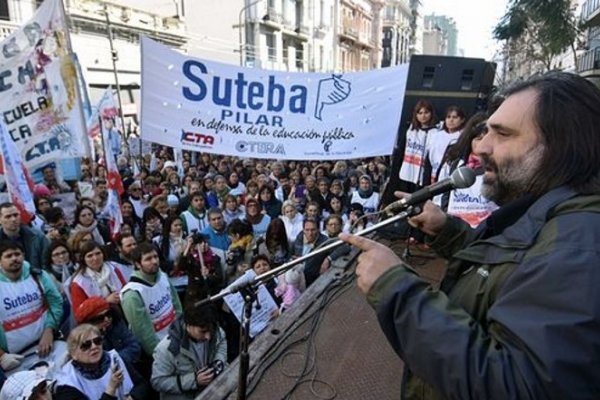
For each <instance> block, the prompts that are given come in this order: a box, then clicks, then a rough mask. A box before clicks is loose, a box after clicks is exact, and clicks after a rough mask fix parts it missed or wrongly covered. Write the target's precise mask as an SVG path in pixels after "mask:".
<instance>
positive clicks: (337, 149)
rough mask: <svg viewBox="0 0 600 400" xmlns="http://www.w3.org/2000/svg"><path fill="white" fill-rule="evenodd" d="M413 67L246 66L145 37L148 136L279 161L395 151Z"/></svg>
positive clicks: (145, 122) (144, 134) (144, 121)
mask: <svg viewBox="0 0 600 400" xmlns="http://www.w3.org/2000/svg"><path fill="white" fill-rule="evenodd" d="M407 73H408V65H401V66H397V67H390V68H383V69H378V70H373V71H368V72H353V73H340V74H322V73H291V72H278V71H267V70H262V69H247V68H241V67H237V66H234V65H229V64H221V63H216V62H212V61H206V60H200V59H197V58H192V57H189V56H186V55H184V54H180V53H178V52H175V51H173V50H171V49H169V48H168V47H165V46H163V45H161V44H158V43H156V42H154V41H152V40H150V39H148V38H142V115H141V116H142V118H141V121H142V123H141V132H142V138H143V139H145V140H149V141H152V142H157V143H160V144H163V145H167V146H171V147H175V148H183V149H186V150H196V151H202V152H206V153H215V154H225V155H236V156H242V157H255V158H277V159H302V160H325V159H329V160H332V159H349V158H360V157H368V156H376V155H386V154H391V153H392V150H393V148H394V145H395V142H396V133H397V130H398V125H399V123H400V113H401V111H402V102H403V98H404V89H405V86H406V77H407Z"/></svg>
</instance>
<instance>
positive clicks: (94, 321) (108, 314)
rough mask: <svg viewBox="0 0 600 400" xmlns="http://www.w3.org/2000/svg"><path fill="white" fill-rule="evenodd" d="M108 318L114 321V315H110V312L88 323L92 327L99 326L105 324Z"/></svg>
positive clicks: (89, 320)
mask: <svg viewBox="0 0 600 400" xmlns="http://www.w3.org/2000/svg"><path fill="white" fill-rule="evenodd" d="M106 318H109V319H112V314H111V313H110V311H107V312H105V313H103V314H100V315H96V316H95V317H93V318H90V319H88V320H87V322H88V323H90V324H92V325H98V324H101V323H102V322H104V321H105V320H106Z"/></svg>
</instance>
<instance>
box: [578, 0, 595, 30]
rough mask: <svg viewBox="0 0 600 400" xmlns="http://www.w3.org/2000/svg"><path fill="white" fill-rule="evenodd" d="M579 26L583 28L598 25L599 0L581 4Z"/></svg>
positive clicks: (588, 0) (590, 0) (589, 0)
mask: <svg viewBox="0 0 600 400" xmlns="http://www.w3.org/2000/svg"><path fill="white" fill-rule="evenodd" d="M581 24H582V27H583V28H590V27H592V26H597V25H600V0H587V1H586V2H584V3H583V5H582V6H581Z"/></svg>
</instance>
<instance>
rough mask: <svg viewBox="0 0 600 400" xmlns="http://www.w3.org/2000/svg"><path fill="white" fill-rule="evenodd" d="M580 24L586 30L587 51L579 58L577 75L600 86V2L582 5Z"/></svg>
mask: <svg viewBox="0 0 600 400" xmlns="http://www.w3.org/2000/svg"><path fill="white" fill-rule="evenodd" d="M580 23H581V27H582V28H583V29H585V32H584V34H585V40H584V44H585V51H584V52H583V53H581V54H580V55H578V57H577V73H579V74H580V75H581V76H584V77H586V78H587V79H589V80H591V81H592V82H594V84H595V85H596V86H600V0H587V1H585V2H584V3H583V4H582V6H581V16H580Z"/></svg>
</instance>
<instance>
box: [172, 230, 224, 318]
mask: <svg viewBox="0 0 600 400" xmlns="http://www.w3.org/2000/svg"><path fill="white" fill-rule="evenodd" d="M179 269H180V270H181V271H183V272H184V273H185V274H186V275H187V277H188V284H187V286H186V289H185V298H184V302H183V305H184V309H186V308H189V307H191V308H193V307H194V304H196V303H197V302H198V301H200V300H203V299H205V298H206V297H208V296H212V295H214V294H217V293H218V292H219V291H220V290H221V289H223V287H224V274H223V270H222V268H221V260H220V259H219V257H218V256H216V255H215V254H214V253H213V252H212V250H211V249H210V247H209V246H208V243H207V241H206V238H205V237H204V236H203V235H201V234H196V235H194V236H189V237H188V238H187V240H186V243H185V248H184V249H183V253H182V255H181V261H180V263H179Z"/></svg>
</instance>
